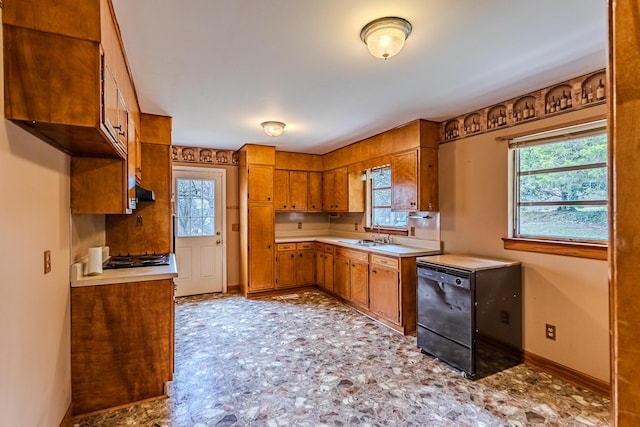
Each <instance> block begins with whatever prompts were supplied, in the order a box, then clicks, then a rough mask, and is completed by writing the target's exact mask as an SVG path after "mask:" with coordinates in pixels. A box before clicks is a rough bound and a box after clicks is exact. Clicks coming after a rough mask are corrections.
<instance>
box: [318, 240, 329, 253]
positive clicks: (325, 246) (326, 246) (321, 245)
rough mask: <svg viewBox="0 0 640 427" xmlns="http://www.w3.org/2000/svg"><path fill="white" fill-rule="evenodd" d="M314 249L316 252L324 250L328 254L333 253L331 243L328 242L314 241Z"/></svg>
mask: <svg viewBox="0 0 640 427" xmlns="http://www.w3.org/2000/svg"><path fill="white" fill-rule="evenodd" d="M316 251H318V252H326V253H328V254H332V253H333V245H329V244H328V243H316Z"/></svg>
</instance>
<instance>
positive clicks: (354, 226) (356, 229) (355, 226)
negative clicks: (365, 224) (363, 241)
mask: <svg viewBox="0 0 640 427" xmlns="http://www.w3.org/2000/svg"><path fill="white" fill-rule="evenodd" d="M353 229H354V230H355V231H358V223H357V222H355V223H354V224H353Z"/></svg>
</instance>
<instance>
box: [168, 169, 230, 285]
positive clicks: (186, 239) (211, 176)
mask: <svg viewBox="0 0 640 427" xmlns="http://www.w3.org/2000/svg"><path fill="white" fill-rule="evenodd" d="M225 172H226V171H225V170H224V169H209V168H195V167H194V168H189V167H183V168H180V167H176V168H174V169H173V200H174V215H175V218H174V238H175V253H176V262H177V266H178V278H177V279H176V283H177V285H178V289H177V291H176V295H177V296H184V295H196V294H205V293H210V292H225V291H226V287H227V286H226V281H227V280H226V279H227V275H226V249H225V248H226V244H225V222H226V221H225V214H226V209H224V205H225V202H226V201H225V193H224V191H225V178H226V175H225Z"/></svg>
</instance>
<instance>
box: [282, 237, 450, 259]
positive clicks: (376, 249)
mask: <svg viewBox="0 0 640 427" xmlns="http://www.w3.org/2000/svg"><path fill="white" fill-rule="evenodd" d="M357 241H358V239H352V238H347V237H337V236H301V237H285V238H276V240H275V242H276V243H299V242H321V243H328V244H331V245H336V246H342V247H345V248H350V249H359V250H361V251H367V252H373V253H379V254H381V255H387V256H397V257H401V258H404V257H417V256H424V255H434V254H439V253H440V249H439V248H438V249H435V248H429V247H424V248H420V247H415V246H409V245H405V244H395V243H393V244H378V245H376V246H363V245H359V244H357V243H356V242H357Z"/></svg>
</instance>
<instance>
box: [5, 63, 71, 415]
mask: <svg viewBox="0 0 640 427" xmlns="http://www.w3.org/2000/svg"><path fill="white" fill-rule="evenodd" d="M0 69H2V67H0ZM0 104H2V105H3V104H4V102H3V101H1V102H0ZM69 164H70V162H69V157H68V156H66V155H65V154H63V153H62V152H60V151H58V150H56V149H54V148H52V147H51V146H49V145H48V144H46V143H45V142H43V141H41V140H39V139H36V138H35V137H33V136H31V135H30V134H28V133H26V132H24V131H23V130H22V129H19V128H18V127H17V126H15V125H14V124H13V123H10V122H8V121H6V120H4V119H2V120H0V200H2V202H1V203H2V208H1V209H0V227H1V230H2V232H1V236H2V237H1V238H0V271H1V272H2V281H1V282H0V283H1V285H0V286H1V287H2V290H1V291H0V295H2V298H0V379H1V380H0V425H2V426H58V425H59V424H60V421H61V420H62V418H63V416H64V414H65V412H66V410H67V408H68V407H69V405H70V403H71V372H70V371H71V368H70V346H71V343H70V290H69V257H70V249H69ZM47 249H48V250H51V256H52V271H51V273H49V274H46V275H45V274H44V272H43V253H44V251H45V250H47Z"/></svg>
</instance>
